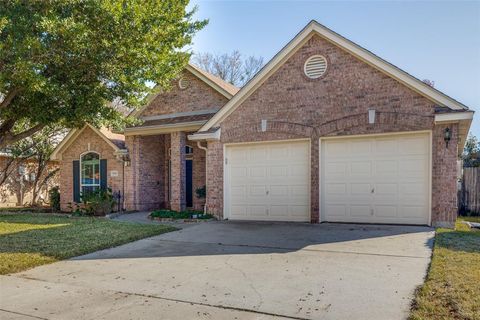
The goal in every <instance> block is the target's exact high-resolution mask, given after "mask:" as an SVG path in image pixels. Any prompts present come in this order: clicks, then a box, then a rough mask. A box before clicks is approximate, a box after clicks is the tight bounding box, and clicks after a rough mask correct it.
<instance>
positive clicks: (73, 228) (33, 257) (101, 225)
mask: <svg viewBox="0 0 480 320" xmlns="http://www.w3.org/2000/svg"><path fill="white" fill-rule="evenodd" d="M173 230H175V228H173V227H169V226H163V225H149V224H137V223H129V222H117V221H112V220H107V219H103V218H90V217H81V218H69V217H67V216H53V215H40V214H15V215H6V214H3V215H2V214H0V274H7V273H12V272H19V271H22V270H26V269H29V268H32V267H36V266H39V265H42V264H46V263H51V262H55V261H59V260H62V259H67V258H71V257H74V256H79V255H82V254H86V253H89V252H93V251H97V250H101V249H105V248H110V247H115V246H118V245H121V244H124V243H127V242H131V241H135V240H139V239H142V238H146V237H151V236H154V235H158V234H161V233H164V232H169V231H173Z"/></svg>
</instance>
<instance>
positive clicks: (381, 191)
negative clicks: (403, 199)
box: [375, 183, 399, 195]
mask: <svg viewBox="0 0 480 320" xmlns="http://www.w3.org/2000/svg"><path fill="white" fill-rule="evenodd" d="M398 191H399V188H398V183H376V184H375V194H377V195H397V194H398Z"/></svg>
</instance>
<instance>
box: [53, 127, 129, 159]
mask: <svg viewBox="0 0 480 320" xmlns="http://www.w3.org/2000/svg"><path fill="white" fill-rule="evenodd" d="M86 128H90V129H92V130H93V131H94V132H95V133H96V134H97V135H99V136H100V137H101V138H102V139H103V140H104V141H105V142H106V143H107V144H108V145H109V146H110V147H112V149H113V150H114V151H115V152H120V151H121V150H123V149H124V148H125V136H124V135H123V134H118V133H113V132H111V131H110V130H108V129H107V128H101V129H97V128H95V127H94V126H92V125H90V124H88V123H87V124H85V125H84V126H83V127H82V128H81V129H72V130H71V131H70V132H69V133H68V134H67V135H66V136H65V138H64V139H63V140H62V142H60V143H59V144H58V146H57V147H56V148H55V150H54V151H53V153H52V155H51V156H50V160H62V153H63V152H64V151H65V150H66V149H67V148H68V147H69V146H70V145H71V144H72V143H73V142H74V141H75V139H76V138H77V137H78V136H79V135H80V134H81V133H82V132H83V131H84V130H85V129H86Z"/></svg>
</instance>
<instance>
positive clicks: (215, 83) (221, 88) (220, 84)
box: [131, 63, 240, 117]
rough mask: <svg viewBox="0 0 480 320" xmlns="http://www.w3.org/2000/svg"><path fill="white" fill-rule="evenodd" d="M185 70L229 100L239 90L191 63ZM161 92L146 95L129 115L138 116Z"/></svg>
mask: <svg viewBox="0 0 480 320" xmlns="http://www.w3.org/2000/svg"><path fill="white" fill-rule="evenodd" d="M185 70H187V71H189V72H190V73H191V74H193V75H194V76H195V77H197V78H198V79H200V80H201V81H203V82H204V83H205V84H207V85H208V86H210V87H211V88H213V89H214V90H215V91H217V92H218V93H220V94H221V95H222V96H224V97H225V98H227V99H228V100H230V99H231V98H232V97H233V96H234V95H235V94H236V93H237V92H238V91H239V90H240V88H237V87H235V86H234V85H232V84H230V83H228V82H226V81H225V80H223V79H221V78H219V77H217V76H214V75H213V74H211V73H209V72H207V71H205V70H202V69H201V68H199V67H197V66H194V65H193V64H191V63H189V64H188V65H187V66H186V67H185ZM161 93H162V92H161V91H160V92H157V93H155V94H152V95H151V96H149V97H147V102H146V103H145V105H144V106H143V107H141V108H140V109H138V110H134V111H133V112H132V113H131V115H132V116H135V117H138V116H139V115H140V114H141V113H142V112H143V111H144V110H145V109H146V108H147V107H148V106H149V105H150V103H151V102H152V101H153V100H155V98H156V97H157V96H158V95H159V94H161Z"/></svg>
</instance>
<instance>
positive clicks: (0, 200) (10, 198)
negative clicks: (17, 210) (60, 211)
mask: <svg viewBox="0 0 480 320" xmlns="http://www.w3.org/2000/svg"><path fill="white" fill-rule="evenodd" d="M57 170H58V164H57V163H55V162H54V161H50V162H49V163H48V166H47V168H46V169H45V170H44V172H43V173H42V175H41V177H40V179H37V180H38V181H39V182H40V183H42V182H43V181H45V178H47V177H48V179H47V180H46V183H43V184H42V185H41V187H40V188H38V191H39V192H38V195H37V201H38V202H39V204H48V203H49V195H48V191H49V190H50V189H51V188H52V187H54V186H56V185H57V184H58V179H57V176H56V175H55V171H57ZM37 174H38V166H37V161H36V160H35V159H34V158H30V159H24V158H16V157H12V156H11V155H10V154H8V153H0V207H19V206H24V205H28V204H31V202H32V199H33V185H34V181H35V179H36V175H37ZM52 175H53V176H52Z"/></svg>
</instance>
